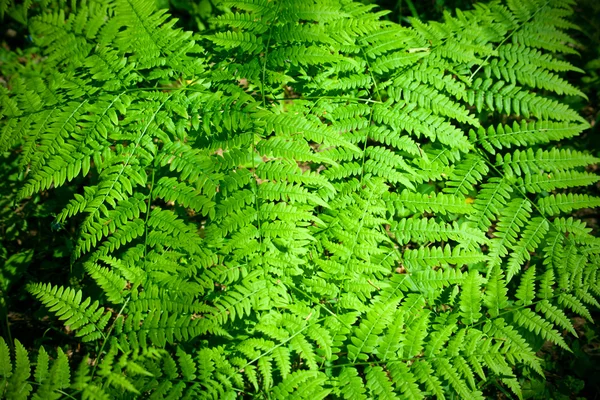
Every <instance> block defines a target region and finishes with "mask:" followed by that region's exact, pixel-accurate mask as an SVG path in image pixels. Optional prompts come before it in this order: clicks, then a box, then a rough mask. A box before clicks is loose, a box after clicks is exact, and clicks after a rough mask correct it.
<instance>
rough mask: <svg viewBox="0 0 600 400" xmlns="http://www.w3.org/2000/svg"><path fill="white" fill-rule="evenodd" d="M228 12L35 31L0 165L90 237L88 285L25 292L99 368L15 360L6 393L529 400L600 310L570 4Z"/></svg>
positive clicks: (129, 11) (242, 2)
mask: <svg viewBox="0 0 600 400" xmlns="http://www.w3.org/2000/svg"><path fill="white" fill-rule="evenodd" d="M219 7H220V8H219V10H220V11H219V13H218V15H215V16H214V17H213V18H212V20H211V22H210V24H211V27H212V28H211V30H210V31H208V30H207V31H205V32H204V34H202V35H200V34H197V33H192V32H185V31H183V30H182V29H180V28H178V27H177V26H178V25H177V21H176V20H175V19H173V18H171V17H170V16H169V15H168V13H167V12H166V11H165V10H164V9H163V10H157V9H156V7H155V5H154V3H153V2H150V1H147V0H111V1H109V2H96V1H90V2H82V3H77V2H75V3H73V5H72V6H71V7H69V8H66V9H63V8H62V7H61V6H60V5H53V6H52V7H50V6H48V7H44V10H43V12H38V11H40V10H39V9H38V8H34V9H32V10H31V11H32V13H31V14H30V15H29V16H28V17H27V18H28V20H27V27H28V29H29V30H30V33H31V35H32V37H33V40H34V43H35V46H37V47H38V48H39V51H40V54H43V58H42V60H41V61H40V62H41V64H42V66H43V68H38V67H34V66H31V65H27V66H25V67H23V68H24V71H25V72H26V73H22V74H11V75H10V76H7V84H6V87H2V89H1V91H0V101H1V102H2V108H1V110H0V126H1V129H0V150H1V151H3V152H5V151H13V152H15V154H18V159H19V164H20V167H21V170H22V174H21V175H20V179H22V185H21V186H20V192H19V193H18V197H19V199H28V198H30V197H31V196H38V195H39V194H40V193H42V195H41V196H39V199H38V198H36V199H37V200H36V201H42V200H43V199H46V198H47V197H52V196H55V194H56V193H57V192H58V191H64V193H66V195H67V196H71V197H70V198H67V199H65V198H64V197H61V196H58V197H56V201H57V202H58V203H61V204H60V207H61V211H60V212H58V213H57V215H56V221H55V223H57V224H58V223H60V224H67V225H70V226H73V227H76V228H75V229H74V230H73V232H72V234H73V235H74V246H73V249H72V250H73V252H72V267H73V273H72V274H70V275H69V280H68V284H66V283H63V284H57V283H55V282H54V281H52V283H49V282H46V281H47V280H48V279H54V278H46V277H45V276H40V275H39V274H29V275H31V277H29V278H28V279H29V282H28V283H27V286H26V287H27V289H28V291H29V293H30V294H31V295H32V296H33V297H34V298H36V299H37V300H39V301H40V303H41V304H42V305H43V306H44V310H45V311H47V312H48V313H50V314H53V315H55V316H56V317H58V319H60V320H62V321H63V323H64V325H65V327H64V332H65V333H66V334H68V335H71V336H72V339H73V340H75V341H81V342H82V344H81V346H82V348H84V349H85V354H88V355H89V357H92V358H91V359H84V360H83V361H81V362H80V363H79V365H74V362H75V361H76V360H71V359H69V358H68V357H67V356H66V352H65V350H63V349H61V346H58V345H56V346H55V343H54V342H52V345H53V346H54V347H55V348H52V349H51V350H45V349H44V348H41V349H39V350H38V351H36V350H33V349H30V351H29V353H31V354H28V351H27V350H26V349H25V348H24V347H23V345H21V344H20V343H19V342H18V341H16V340H15V341H14V343H8V344H7V343H6V342H5V341H4V340H3V339H0V380H1V383H0V390H1V391H2V393H3V396H5V397H7V398H23V399H25V398H28V397H30V396H33V397H32V398H58V397H59V395H66V396H71V397H82V398H98V399H109V398H132V397H139V396H148V397H150V398H198V399H211V398H224V399H233V398H237V397H240V396H244V397H249V398H250V397H253V398H254V397H261V396H262V397H264V398H276V399H292V398H314V399H317V398H346V399H366V398H389V399H394V398H411V399H413V398H414V399H421V398H428V397H437V398H457V397H458V398H469V399H470V398H484V396H488V395H490V391H491V390H492V389H490V388H489V385H487V383H488V382H491V380H495V381H496V382H497V387H499V388H500V389H499V390H502V391H504V392H505V393H508V391H507V390H510V391H511V392H512V393H514V394H515V395H516V396H517V397H519V398H520V397H522V396H523V395H524V394H523V391H522V389H521V386H520V385H521V382H522V377H523V371H524V370H525V369H529V370H533V371H535V372H537V373H539V374H540V375H543V369H542V363H541V361H540V359H539V358H538V357H537V355H536V351H537V350H538V348H537V347H536V346H537V345H538V340H537V339H543V340H548V341H550V342H552V343H554V344H556V345H558V346H561V347H563V348H565V349H566V348H567V347H568V346H567V344H566V343H567V342H566V340H565V339H564V337H563V333H562V332H563V330H565V331H568V332H569V333H570V334H575V333H576V332H575V329H574V327H573V325H572V323H571V321H570V317H571V316H572V315H580V316H583V317H585V318H587V319H589V320H591V313H590V310H589V309H590V308H591V307H597V306H598V305H599V303H598V300H597V299H598V296H600V286H599V285H598V283H597V269H598V260H599V259H600V258H599V257H598V255H599V254H600V244H599V242H598V239H597V238H596V237H595V236H594V233H593V232H592V230H591V229H590V228H589V227H588V226H586V224H585V222H583V221H581V220H579V219H577V218H574V217H573V216H572V215H571V213H572V212H573V211H574V210H578V209H581V208H588V207H597V206H598V205H600V203H599V201H598V199H597V198H596V197H594V196H591V195H589V194H586V193H584V192H583V191H585V188H586V187H588V186H589V185H591V184H594V183H596V182H597V181H598V180H599V179H600V178H598V175H597V174H595V173H594V172H593V169H592V168H588V167H589V166H590V165H592V164H595V163H597V162H598V159H597V158H596V157H593V156H591V155H589V154H588V153H586V152H583V151H578V150H574V149H572V148H570V147H568V146H565V142H563V140H564V139H571V138H575V137H577V136H578V135H579V134H580V133H581V132H583V131H584V130H585V129H587V128H588V124H587V122H586V121H585V120H584V119H583V118H582V117H581V116H580V115H579V114H578V113H577V112H576V111H575V110H573V109H571V108H570V107H569V106H568V105H567V104H566V103H565V102H563V98H564V96H567V95H568V96H583V93H582V92H581V91H580V89H579V88H577V87H575V86H574V85H572V84H570V83H569V82H568V81H567V80H565V78H564V72H566V71H572V72H582V71H581V70H580V69H579V68H577V67H575V66H573V65H571V64H570V63H568V62H567V61H565V59H564V57H563V54H570V53H572V52H573V51H574V50H573V47H571V46H570V44H571V43H572V40H571V39H570V37H569V36H568V31H569V30H570V29H573V28H576V27H575V26H574V25H573V24H572V23H571V22H569V16H570V15H571V14H572V8H571V6H570V3H568V2H564V1H559V0H550V1H541V0H523V1H520V2H516V1H507V2H506V4H505V5H504V4H501V3H500V2H492V3H489V4H484V3H478V4H477V5H476V6H475V7H474V8H473V9H472V10H470V11H457V12H456V13H455V14H451V13H446V14H445V17H444V20H443V21H442V22H431V23H425V22H422V21H419V20H416V19H413V20H411V27H402V26H400V25H398V24H396V23H393V22H391V21H388V20H385V19H383V18H382V16H383V15H384V14H385V12H381V11H377V10H376V9H375V7H374V6H372V5H365V4H362V3H360V2H353V1H350V0H340V1H338V0H326V1H316V0H315V1H308V2H307V1H299V0H282V1H263V0H232V1H222V2H220V5H219ZM26 8H27V7H24V8H20V7H19V6H18V5H13V4H12V3H10V4H9V2H2V3H1V6H0V13H1V14H6V15H17V14H15V13H13V14H9V13H8V12H7V11H8V10H17V11H18V10H21V11H22V10H23V9H26ZM17 11H15V12H17ZM19 12H20V11H19ZM19 15H20V14H19ZM30 76H32V78H30ZM569 104H571V103H570V102H569ZM59 200H60V201H59ZM53 201H54V200H53ZM65 273H66V272H65ZM33 277H36V278H35V279H36V280H33ZM90 278H91V279H90ZM37 279H39V281H41V282H37ZM3 290H4V289H3ZM50 321H52V323H54V322H53V321H54V320H50ZM8 346H12V347H14V350H11V349H9V347H8ZM11 351H12V353H11ZM13 353H14V354H13ZM32 357H35V360H37V361H36V362H35V363H32V362H31V360H33V359H34V358H32ZM13 358H14V360H15V362H14V363H13V362H12V359H13ZM13 364H14V365H13ZM32 365H34V366H35V368H33V369H32ZM32 371H33V372H32ZM33 382H35V383H36V384H35V385H33V384H32V383H33Z"/></svg>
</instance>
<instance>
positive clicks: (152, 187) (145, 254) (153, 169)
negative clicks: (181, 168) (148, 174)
mask: <svg viewBox="0 0 600 400" xmlns="http://www.w3.org/2000/svg"><path fill="white" fill-rule="evenodd" d="M155 171H156V170H155V168H154V167H152V180H151V182H150V193H148V205H147V207H148V208H147V209H146V219H145V221H144V270H146V267H147V262H148V219H149V218H150V206H151V205H152V190H153V189H154V174H155Z"/></svg>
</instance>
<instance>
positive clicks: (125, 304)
mask: <svg viewBox="0 0 600 400" xmlns="http://www.w3.org/2000/svg"><path fill="white" fill-rule="evenodd" d="M130 299H131V296H127V299H126V300H125V303H124V304H123V307H121V309H120V310H119V313H118V314H117V317H116V318H115V319H114V321H113V323H112V324H111V325H110V329H109V330H108V332H107V333H106V336H104V340H103V341H102V346H100V350H99V351H98V357H96V362H95V363H94V368H93V369H92V374H91V377H90V381H92V380H93V379H94V374H95V373H96V368H98V364H100V357H101V356H102V352H103V351H104V347H105V346H106V342H108V339H109V338H110V335H111V334H112V331H113V329H114V328H115V322H116V321H117V319H119V317H120V316H121V315H122V314H123V311H124V310H125V307H127V304H128V303H129V300H130Z"/></svg>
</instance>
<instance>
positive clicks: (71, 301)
mask: <svg viewBox="0 0 600 400" xmlns="http://www.w3.org/2000/svg"><path fill="white" fill-rule="evenodd" d="M28 290H29V292H30V293H31V294H33V295H34V296H35V297H37V298H38V300H40V301H41V302H42V303H43V304H44V305H45V306H46V307H48V309H49V311H51V312H53V313H55V314H56V315H57V316H58V317H59V319H61V320H65V322H64V324H65V325H67V326H69V327H70V329H72V330H77V333H76V336H78V337H81V338H82V340H83V341H84V342H89V341H93V340H96V339H99V338H101V337H102V336H103V332H102V331H103V330H104V328H105V327H106V325H107V324H108V321H109V320H110V317H111V316H112V314H111V313H110V312H106V311H105V310H104V308H103V307H100V304H99V302H98V301H94V302H93V303H92V300H91V299H90V298H89V297H86V298H85V299H83V294H82V292H81V290H78V291H75V290H74V289H71V288H65V287H63V286H52V285H51V284H49V283H48V284H44V283H36V284H32V285H29V287H28Z"/></svg>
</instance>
